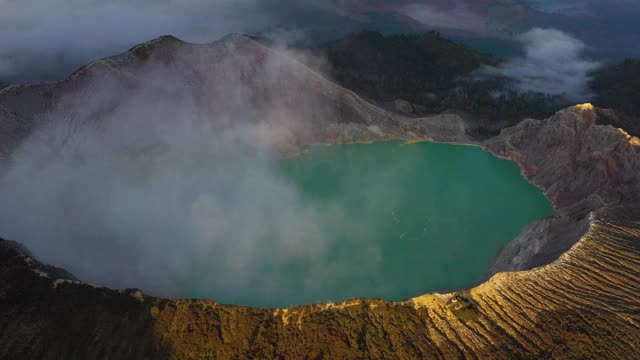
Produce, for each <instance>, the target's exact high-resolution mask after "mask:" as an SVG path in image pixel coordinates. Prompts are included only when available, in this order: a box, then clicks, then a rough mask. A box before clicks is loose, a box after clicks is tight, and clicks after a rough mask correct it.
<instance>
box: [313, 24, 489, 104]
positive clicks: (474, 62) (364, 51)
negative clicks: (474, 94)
mask: <svg viewBox="0 0 640 360" xmlns="http://www.w3.org/2000/svg"><path fill="white" fill-rule="evenodd" d="M322 49H323V50H324V52H325V53H326V55H327V57H328V59H329V61H330V63H331V65H332V67H333V75H334V77H335V79H336V80H337V81H338V82H340V83H341V84H343V85H344V86H346V87H348V88H350V89H352V90H354V91H356V92H360V93H363V94H365V95H366V96H369V97H371V98H373V99H376V100H381V101H393V100H396V99H399V98H400V99H404V100H408V101H410V102H414V103H418V102H420V100H421V97H423V96H424V95H425V94H428V93H437V92H441V91H442V90H445V89H450V88H452V87H453V86H455V80H456V78H458V77H459V76H464V75H469V74H470V73H471V72H472V71H474V70H476V69H477V68H479V67H480V66H482V65H497V64H498V60H497V59H495V58H492V57H490V56H486V55H482V54H480V53H477V52H475V51H473V50H470V49H468V48H466V47H464V46H462V45H458V44H456V43H454V42H452V41H450V40H447V39H445V38H443V37H441V36H440V34H439V33H437V32H428V33H424V34H419V35H392V36H384V35H382V34H381V33H378V32H372V31H363V32H359V33H355V34H351V35H348V36H346V37H344V38H342V39H339V40H336V41H332V42H329V43H327V44H325V45H324V46H322Z"/></svg>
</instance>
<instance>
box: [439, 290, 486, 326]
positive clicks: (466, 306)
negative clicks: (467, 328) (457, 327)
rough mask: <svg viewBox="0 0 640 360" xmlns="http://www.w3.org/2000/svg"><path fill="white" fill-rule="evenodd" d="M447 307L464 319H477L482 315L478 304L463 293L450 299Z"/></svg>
mask: <svg viewBox="0 0 640 360" xmlns="http://www.w3.org/2000/svg"><path fill="white" fill-rule="evenodd" d="M447 308H448V309H449V310H450V311H451V312H452V313H453V314H454V315H455V316H456V317H457V318H458V319H460V320H462V321H472V320H476V319H477V318H478V317H479V316H480V314H478V305H476V304H475V303H474V302H473V301H471V300H470V299H468V298H466V297H464V296H462V295H456V296H454V297H453V298H452V299H451V300H449V302H448V303H447Z"/></svg>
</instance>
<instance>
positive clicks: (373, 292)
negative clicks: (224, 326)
mask: <svg viewBox="0 0 640 360" xmlns="http://www.w3.org/2000/svg"><path fill="white" fill-rule="evenodd" d="M275 168H276V169H277V172H278V173H279V176H281V177H282V178H283V179H285V181H286V182H287V183H288V184H290V185H291V186H295V187H297V189H298V193H299V196H300V198H301V199H302V200H301V201H303V202H304V204H305V206H308V207H309V208H313V209H314V210H315V211H316V212H317V214H318V217H317V219H318V226H319V227H320V228H321V229H322V234H321V235H322V239H324V240H322V244H320V245H319V244H317V243H312V242H311V241H318V240H317V239H318V237H317V236H314V237H309V239H310V240H309V241H310V243H309V244H308V245H309V247H310V248H313V249H314V251H313V252H312V253H313V254H314V255H313V256H312V257H304V256H302V257H292V259H291V260H286V261H283V260H281V259H282V258H283V257H278V256H273V258H274V259H280V260H275V261H269V259H270V258H272V257H271V256H270V251H271V250H270V249H260V251H263V252H264V258H265V261H264V263H262V264H260V267H261V270H260V271H259V275H258V276H257V277H255V278H253V279H252V281H251V286H248V287H246V286H245V287H244V288H239V289H232V291H228V290H229V289H225V291H217V292H215V291H214V292H203V291H199V290H198V289H194V288H191V287H190V286H189V282H188V281H186V282H185V283H184V284H183V285H182V287H181V289H180V290H179V293H180V294H179V295H181V296H186V297H209V298H212V299H214V300H216V301H219V302H224V303H234V304H241V305H249V306H261V307H263V306H266V307H283V306H290V305H300V304H307V303H316V302H325V301H339V300H343V299H347V298H354V297H378V298H383V299H386V300H395V301H400V300H405V299H407V298H410V297H413V296H417V295H420V294H423V293H426V292H431V291H437V290H443V289H451V288H460V287H467V286H472V285H474V284H475V283H476V282H477V281H479V280H480V279H481V277H482V275H483V274H484V272H485V270H486V269H487V267H488V265H489V264H490V262H491V260H492V259H493V258H494V256H495V255H496V253H497V251H498V250H499V249H500V248H501V247H503V246H504V245H506V244H507V243H509V242H510V241H511V240H512V239H513V238H515V237H516V236H517V235H518V234H519V233H520V231H521V230H522V228H523V227H524V226H525V225H526V224H528V223H531V222H533V221H535V220H536V219H538V218H540V217H543V216H548V215H551V214H552V208H551V206H550V204H549V203H548V202H547V200H546V199H545V197H544V196H543V194H542V191H541V190H539V189H537V188H536V187H534V186H532V185H530V184H529V183H527V181H526V180H525V179H524V178H522V176H521V175H520V169H519V168H518V166H517V165H516V164H515V163H513V162H510V161H507V160H501V159H498V158H495V157H493V156H492V155H490V154H489V153H486V152H484V151H483V150H482V149H480V148H477V147H470V146H456V145H447V144H434V143H427V142H422V143H414V144H405V143H402V142H378V143H373V144H352V145H332V146H324V145H317V146H309V147H307V148H306V149H305V152H304V154H303V155H301V156H298V157H295V158H291V159H286V160H281V161H278V162H277V163H276V164H275ZM298 235H299V237H300V241H307V240H306V237H307V234H305V233H304V232H300V233H299V234H298ZM311 239H315V240H311ZM271 255H275V254H271ZM284 258H285V259H288V258H287V257H284ZM203 275H204V274H203ZM206 276H226V277H233V276H236V275H235V274H234V273H233V272H231V271H230V272H229V273H226V274H216V275H206Z"/></svg>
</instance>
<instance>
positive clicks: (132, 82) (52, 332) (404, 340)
mask: <svg viewBox="0 0 640 360" xmlns="http://www.w3.org/2000/svg"><path fill="white" fill-rule="evenodd" d="M157 71H160V72H162V73H164V74H167V76H168V77H170V78H171V81H170V82H169V85H167V84H166V83H162V84H153V86H151V87H147V86H145V81H146V80H145V78H144V77H143V76H141V74H144V73H145V72H156V73H157ZM229 84H240V86H237V87H233V88H231V90H232V91H231V92H230V87H229ZM105 86H108V87H109V89H116V90H117V91H104V87H105ZM140 89H144V90H143V91H145V97H146V98H147V99H148V97H151V98H152V99H154V100H155V101H163V100H164V99H168V98H173V97H175V96H178V94H179V93H180V94H184V93H189V94H190V95H191V96H192V98H193V99H195V102H194V103H195V104H196V106H197V108H198V111H202V112H203V113H205V114H207V115H209V116H211V115H212V114H213V115H216V116H215V118H216V119H217V118H220V117H219V116H217V115H220V114H242V115H243V117H242V118H243V119H246V121H247V122H248V123H251V124H263V123H265V122H266V123H267V124H269V129H270V131H269V132H268V134H269V136H268V137H265V138H264V139H262V140H265V141H268V142H269V143H268V144H267V145H268V146H269V148H270V149H273V150H274V151H276V152H277V153H278V154H281V155H283V154H284V155H286V154H292V153H295V152H296V151H297V149H299V148H300V146H302V145H305V144H310V143H350V142H365V141H375V140H383V139H405V140H409V141H422V140H426V141H440V142H455V143H462V144H470V145H476V146H481V147H482V148H484V149H485V150H486V151H489V152H491V153H492V154H494V155H496V156H498V157H502V158H506V159H511V160H513V161H515V162H516V163H517V164H518V165H519V166H520V167H521V168H522V174H523V176H524V177H525V178H526V179H528V180H529V181H530V182H531V183H533V184H534V185H536V186H538V187H540V188H542V189H543V190H544V192H545V195H546V196H547V198H548V199H549V200H550V201H551V203H552V204H553V206H554V209H555V214H554V215H553V216H552V217H549V218H545V219H541V220H539V221H537V222H535V223H533V224H531V225H529V226H527V227H526V228H525V229H524V230H523V231H522V233H521V235H520V236H518V237H517V238H516V239H514V240H513V242H512V243H511V244H509V245H508V246H507V247H505V248H504V249H503V250H502V251H501V252H500V254H499V255H498V256H497V257H496V259H495V261H494V263H493V265H492V267H491V268H490V269H489V271H488V273H487V279H488V280H487V281H486V282H484V283H482V284H480V285H478V286H477V287H474V288H472V289H469V290H466V291H460V292H457V293H452V294H425V295H423V296H420V297H417V298H414V299H409V300H407V301H405V302H398V303H394V302H386V301H382V300H377V299H354V300H349V301H345V302H341V303H330V304H321V305H309V306H300V307H295V308H290V309H252V308H247V307H240V306H233V305H223V304H218V303H216V302H214V301H212V300H173V299H159V298H154V297H150V296H146V295H144V294H142V293H141V292H140V291H137V290H127V291H116V290H110V289H107V288H102V287H95V286H91V285H88V284H84V283H81V282H78V281H77V280H76V279H75V278H73V276H72V275H70V274H68V273H66V272H65V271H63V270H60V269H56V268H53V267H50V266H46V265H42V264H41V263H39V262H38V261H37V260H36V259H33V258H32V257H31V256H30V255H29V254H28V252H27V251H26V250H25V249H23V248H21V247H20V246H16V244H15V243H11V242H7V241H2V242H0V259H1V261H0V305H1V306H0V359H4V358H6V359H16V358H25V359H27V358H28V359H31V358H43V359H46V358H48V359H59V358H64V359H73V358H78V359H85V358H95V359H99V358H100V359H101V358H104V359H108V358H118V359H126V358H131V359H145V358H147V359H159V358H167V359H200V358H314V359H316V358H353V359H356V358H357V359H359V358H403V359H407V358H494V359H514V358H522V359H525V358H608V359H634V358H640V345H638V344H640V299H639V298H638V293H639V290H640V205H639V204H640V203H639V202H638V200H639V199H638V196H639V195H638V194H640V181H639V178H638V177H639V175H640V170H639V169H640V140H639V139H638V138H636V137H633V136H631V135H629V134H627V133H626V132H625V131H624V130H622V129H619V128H615V127H612V126H609V125H603V123H615V121H612V119H615V118H616V114H615V113H613V112H611V111H609V110H602V109H596V108H593V107H592V106H590V105H589V104H585V105H578V106H575V107H571V108H568V109H565V110H562V111H560V112H558V113H557V114H555V115H554V116H552V117H551V118H549V119H545V120H534V119H527V120H525V121H523V122H521V123H520V124H518V125H516V126H514V127H510V128H505V129H503V130H502V131H501V132H500V134H499V135H497V136H495V137H492V138H489V139H481V138H477V137H475V136H474V135H473V134H474V126H475V125H474V122H473V118H472V117H468V116H461V115H457V114H455V113H450V114H441V115H434V116H430V117H423V118H408V117H403V116H400V115H398V114H393V113H390V112H387V111H385V110H382V109H380V108H377V107H376V106H374V105H372V104H370V103H368V102H366V101H364V100H362V99H361V98H360V97H358V96H357V95H356V94H354V93H353V92H350V91H348V90H345V89H343V88H341V87H339V86H338V85H335V84H334V83H332V82H330V81H328V80H326V79H324V78H323V77H321V76H320V75H318V74H317V73H315V72H313V71H311V70H310V69H308V68H306V67H305V66H304V65H302V64H300V63H299V62H297V61H295V60H291V58H289V57H287V56H286V54H285V53H284V52H278V51H274V50H271V49H268V48H266V47H264V46H262V45H259V44H257V43H255V42H253V41H252V40H250V39H248V38H246V37H243V36H240V35H232V36H228V37H226V38H224V39H223V40H221V41H219V42H216V43H214V44H211V45H191V44H186V43H182V42H180V41H179V40H177V39H175V38H172V37H163V38H159V39H157V40H154V41H152V42H149V43H146V44H142V45H139V46H137V47H135V48H133V49H132V50H130V51H129V52H128V53H126V54H123V55H120V56H117V57H114V58H110V59H106V60H101V61H97V62H94V63H92V64H90V65H88V66H86V67H84V68H83V69H80V70H79V71H77V72H76V73H74V74H73V75H72V76H71V77H69V78H68V79H67V80H64V81H62V82H59V83H50V84H38V85H29V86H9V87H7V88H4V89H2V90H0V154H1V156H2V159H3V160H2V161H10V160H11V155H12V153H13V151H14V149H16V148H17V147H18V146H19V144H20V143H21V142H22V141H23V140H24V139H25V138H27V137H29V136H30V135H31V134H33V133H35V132H37V131H38V129H39V128H41V127H45V126H49V125H50V124H49V123H50V122H51V121H60V120H59V119H60V116H59V115H60V114H64V115H65V116H64V117H62V118H63V119H75V118H84V117H87V115H88V114H90V115H91V118H92V119H94V120H95V121H97V122H99V121H100V119H101V118H103V117H106V116H107V114H109V113H110V112H111V111H113V109H114V108H117V106H118V103H119V102H121V101H124V100H125V99H127V98H128V97H130V95H131V93H132V92H133V91H139V90H140ZM149 89H151V90H149ZM176 89H178V90H179V91H178V90H176ZM78 104H86V105H87V106H79V105H78ZM264 109H269V112H270V113H272V114H273V113H275V114H277V116H268V117H266V118H265V117H264V116H262V114H263V110H264ZM273 109H276V110H277V111H273ZM89 110H90V113H87V111H89ZM51 114H55V116H53V115H51ZM228 125H229V124H228V123H220V126H228ZM274 133H275V134H278V136H276V137H273V136H272V135H273V134H274ZM273 139H277V141H273ZM258 140H261V139H258ZM0 231H1V229H0ZM15 240H18V241H19V240H20V239H15ZM54 265H55V264H54Z"/></svg>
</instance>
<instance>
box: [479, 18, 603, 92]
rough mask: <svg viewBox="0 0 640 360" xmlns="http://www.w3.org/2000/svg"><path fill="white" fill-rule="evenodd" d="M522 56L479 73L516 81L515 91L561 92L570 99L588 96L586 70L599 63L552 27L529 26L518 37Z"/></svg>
mask: <svg viewBox="0 0 640 360" xmlns="http://www.w3.org/2000/svg"><path fill="white" fill-rule="evenodd" d="M518 41H519V42H520V43H521V44H522V46H523V47H524V56H521V57H516V58H512V59H508V60H506V61H505V63H504V64H502V65H501V66H500V67H498V68H494V67H485V68H483V69H482V70H481V71H480V73H481V74H490V75H501V76H506V77H508V78H512V79H514V80H515V81H516V86H517V88H518V89H519V90H521V91H524V92H528V91H533V92H540V93H546V94H552V95H564V96H566V97H567V98H569V99H570V100H574V101H578V100H585V99H587V98H588V97H589V93H588V81H589V79H590V73H591V72H592V71H593V70H595V69H597V68H598V67H599V63H598V62H595V61H592V60H589V59H587V58H586V57H585V55H584V50H585V48H586V46H585V44H584V43H582V42H581V41H580V40H578V39H576V38H574V37H572V36H570V35H568V34H566V33H564V32H562V31H559V30H555V29H539V28H537V29H533V30H530V31H528V32H527V33H525V34H522V35H520V36H519V37H518Z"/></svg>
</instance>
